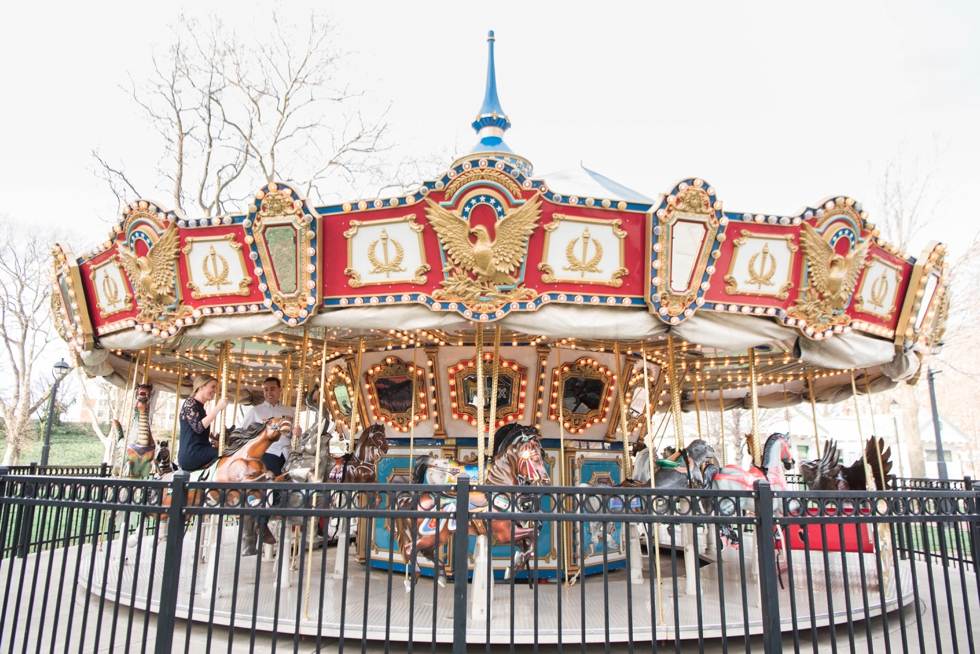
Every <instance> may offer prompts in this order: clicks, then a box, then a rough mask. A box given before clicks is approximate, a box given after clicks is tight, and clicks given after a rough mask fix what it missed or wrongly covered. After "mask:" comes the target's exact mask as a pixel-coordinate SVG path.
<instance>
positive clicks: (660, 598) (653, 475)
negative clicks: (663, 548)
mask: <svg viewBox="0 0 980 654" xmlns="http://www.w3.org/2000/svg"><path fill="white" fill-rule="evenodd" d="M641 347H642V353H641V356H642V357H643V388H644V389H645V391H646V394H647V401H646V402H645V404H646V407H645V408H644V413H645V414H646V419H647V439H646V440H647V449H648V450H649V451H650V456H649V459H650V488H656V487H657V464H656V461H655V459H656V457H655V456H654V450H653V413H651V411H650V402H651V399H650V376H649V373H648V372H647V343H646V341H643V344H642V346H641ZM661 374H663V371H661ZM653 501H656V500H655V499H654V500H653ZM652 528H653V529H652V531H653V548H652V549H651V551H650V556H652V557H654V565H655V566H656V568H657V606H658V607H659V608H660V618H659V620H658V621H657V624H658V625H661V626H663V625H664V624H666V623H665V622H664V594H663V578H662V576H661V572H660V526H659V525H658V524H656V523H654V524H653V525H652ZM648 536H649V534H648ZM648 544H649V543H648Z"/></svg>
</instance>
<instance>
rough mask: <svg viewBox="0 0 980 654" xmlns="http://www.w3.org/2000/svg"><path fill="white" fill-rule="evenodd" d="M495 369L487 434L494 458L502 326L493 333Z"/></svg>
mask: <svg viewBox="0 0 980 654" xmlns="http://www.w3.org/2000/svg"><path fill="white" fill-rule="evenodd" d="M492 365H493V367H492V368H491V373H490V375H491V379H492V381H491V383H490V425H489V433H488V434H487V451H489V453H490V456H493V437H494V436H495V434H496V431H497V385H498V381H499V377H500V325H494V333H493V364H492Z"/></svg>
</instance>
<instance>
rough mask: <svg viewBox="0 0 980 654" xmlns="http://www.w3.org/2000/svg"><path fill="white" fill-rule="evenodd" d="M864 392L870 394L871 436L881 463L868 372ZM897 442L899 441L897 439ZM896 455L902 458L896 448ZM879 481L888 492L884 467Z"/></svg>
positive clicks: (879, 472) (866, 372) (880, 469)
mask: <svg viewBox="0 0 980 654" xmlns="http://www.w3.org/2000/svg"><path fill="white" fill-rule="evenodd" d="M864 391H865V392H866V393H867V394H868V409H869V410H870V411H871V431H872V432H874V433H872V434H871V436H872V437H873V438H874V439H875V452H876V453H877V454H878V461H879V463H880V462H881V441H879V440H878V429H877V428H876V427H875V405H874V404H873V403H872V402H871V383H870V381H869V379H868V370H867V368H865V370H864ZM896 442H897V439H896ZM895 452H896V454H898V455H899V456H901V453H899V452H898V448H895ZM878 474H879V480H880V481H881V490H888V484H887V483H886V482H887V479H886V477H885V468H884V466H879V470H878Z"/></svg>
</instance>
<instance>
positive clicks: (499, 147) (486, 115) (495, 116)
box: [453, 30, 531, 175]
mask: <svg viewBox="0 0 980 654" xmlns="http://www.w3.org/2000/svg"><path fill="white" fill-rule="evenodd" d="M494 41H496V39H495V38H494V35H493V30H490V31H489V32H488V33H487V43H488V46H489V55H488V59H487V92H486V94H484V96H483V106H481V107H480V113H479V114H478V115H477V117H476V120H474V121H473V129H475V130H476V135H477V137H478V138H479V139H480V140H479V141H477V144H476V146H475V147H474V148H473V149H472V150H470V155H474V154H478V155H481V156H485V157H488V158H493V159H495V160H497V161H505V162H508V163H510V164H511V165H512V166H514V168H515V169H517V170H520V171H522V172H523V173H524V174H526V175H530V174H531V163H530V162H529V161H528V160H527V159H524V158H523V157H521V156H518V155H516V154H514V151H513V150H511V149H510V148H509V147H507V144H506V143H504V132H505V131H507V129H508V128H509V127H510V119H509V118H507V114H505V113H504V110H503V108H502V107H501V106H500V99H499V98H498V97H497V73H496V70H495V68H494V63H493V44H494ZM461 161H462V159H460V160H459V161H457V162H456V163H457V164H458V163H460V162H461ZM453 165H454V166H455V165H456V164H453Z"/></svg>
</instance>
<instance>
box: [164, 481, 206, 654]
mask: <svg viewBox="0 0 980 654" xmlns="http://www.w3.org/2000/svg"><path fill="white" fill-rule="evenodd" d="M189 479H190V475H189V474H188V473H186V472H184V471H183V470H181V471H180V472H178V473H176V474H174V479H173V482H171V488H170V491H171V496H170V508H168V509H167V520H168V521H169V523H170V524H169V525H168V528H167V545H166V547H165V549H164V554H163V583H162V584H161V585H160V612H159V613H158V614H157V637H156V653H157V654H170V650H171V648H172V647H173V642H174V621H175V618H176V614H177V590H178V587H179V586H180V556H181V553H182V550H183V547H184V515H183V513H184V507H186V506H187V482H188V480H189ZM164 492H166V490H164ZM198 528H199V529H200V525H199V526H198Z"/></svg>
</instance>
